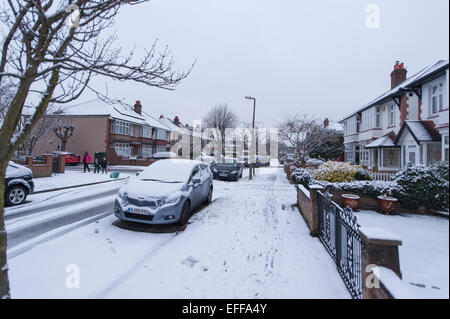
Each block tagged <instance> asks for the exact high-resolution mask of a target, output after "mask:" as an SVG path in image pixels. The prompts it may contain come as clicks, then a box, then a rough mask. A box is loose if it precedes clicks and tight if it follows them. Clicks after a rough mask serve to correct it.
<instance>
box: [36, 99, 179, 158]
mask: <svg viewBox="0 0 450 319" xmlns="http://www.w3.org/2000/svg"><path fill="white" fill-rule="evenodd" d="M60 116H65V117H67V118H68V119H70V122H71V125H73V126H74V127H75V130H74V133H73V136H72V137H71V138H70V139H69V140H68V142H67V145H66V151H69V152H73V153H76V154H82V153H83V152H84V151H88V152H89V153H91V154H94V153H96V152H105V153H106V154H107V157H108V161H109V162H110V163H111V164H113V165H119V164H120V165H133V164H136V165H148V164H149V163H150V158H151V156H152V155H153V154H154V153H156V152H159V151H168V150H170V146H171V145H170V133H171V129H170V128H169V127H167V126H166V125H164V124H163V123H162V122H161V121H159V120H158V119H156V118H154V117H152V116H151V115H149V114H147V113H145V112H143V111H142V105H141V102H140V101H136V103H135V105H134V106H131V105H128V104H126V103H123V102H120V101H116V102H114V103H111V104H110V103H106V102H105V101H102V100H100V99H95V100H91V101H88V102H84V103H80V104H77V105H72V106H69V107H66V108H65V109H64V114H63V115H60ZM58 149H59V144H58V138H57V137H56V136H55V135H54V133H53V132H50V133H47V134H46V135H44V136H43V137H42V138H41V139H40V141H39V143H38V144H37V145H36V147H35V149H34V153H35V154H42V153H50V152H52V151H55V150H58Z"/></svg>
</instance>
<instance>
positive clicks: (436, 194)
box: [392, 165, 449, 209]
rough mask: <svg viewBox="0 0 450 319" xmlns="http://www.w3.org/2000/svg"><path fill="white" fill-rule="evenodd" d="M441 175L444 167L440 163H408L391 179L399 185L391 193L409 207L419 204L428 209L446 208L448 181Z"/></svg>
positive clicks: (443, 173) (413, 207)
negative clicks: (433, 164) (428, 165)
mask: <svg viewBox="0 0 450 319" xmlns="http://www.w3.org/2000/svg"><path fill="white" fill-rule="evenodd" d="M443 176H444V177H445V169H444V168H443V167H442V166H441V165H439V166H430V167H426V166H423V165H417V166H412V165H408V166H407V167H406V168H404V169H403V170H401V171H399V172H398V173H397V174H396V175H395V176H394V178H393V181H394V182H395V183H396V184H397V185H398V186H399V187H398V188H397V189H394V190H393V191H392V194H393V196H395V197H397V198H398V199H399V200H400V202H401V203H402V205H403V206H405V207H408V208H411V209H415V208H418V207H419V206H421V205H425V207H427V208H429V209H448V208H449V197H448V188H449V182H448V180H446V179H445V178H444V177H443ZM447 176H448V175H447Z"/></svg>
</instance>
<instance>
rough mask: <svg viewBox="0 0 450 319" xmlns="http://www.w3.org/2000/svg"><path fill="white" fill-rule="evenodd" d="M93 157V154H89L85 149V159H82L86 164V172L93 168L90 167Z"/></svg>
mask: <svg viewBox="0 0 450 319" xmlns="http://www.w3.org/2000/svg"><path fill="white" fill-rule="evenodd" d="M91 159H92V158H91V154H89V153H88V152H87V151H85V152H84V154H83V159H82V161H83V164H84V173H86V170H87V171H88V172H90V171H91V169H90V168H89V163H90V162H91Z"/></svg>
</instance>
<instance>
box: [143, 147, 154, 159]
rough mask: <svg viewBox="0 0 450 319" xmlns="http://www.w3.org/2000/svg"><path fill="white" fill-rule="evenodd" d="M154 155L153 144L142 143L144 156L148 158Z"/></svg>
mask: <svg viewBox="0 0 450 319" xmlns="http://www.w3.org/2000/svg"><path fill="white" fill-rule="evenodd" d="M152 155H153V146H152V145H148V144H143V145H142V157H143V158H147V157H152Z"/></svg>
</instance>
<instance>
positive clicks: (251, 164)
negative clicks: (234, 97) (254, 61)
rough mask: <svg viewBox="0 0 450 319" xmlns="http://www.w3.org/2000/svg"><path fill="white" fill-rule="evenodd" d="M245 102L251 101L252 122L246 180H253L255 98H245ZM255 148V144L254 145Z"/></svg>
mask: <svg viewBox="0 0 450 319" xmlns="http://www.w3.org/2000/svg"><path fill="white" fill-rule="evenodd" d="M245 98H246V99H247V100H253V122H252V146H250V154H249V155H250V158H249V160H250V161H249V162H250V163H249V164H250V173H249V175H248V179H249V180H252V179H253V169H254V165H255V164H254V163H253V162H254V154H253V143H255V112H256V98H254V97H251V96H246V97H245ZM255 147H256V144H255Z"/></svg>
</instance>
